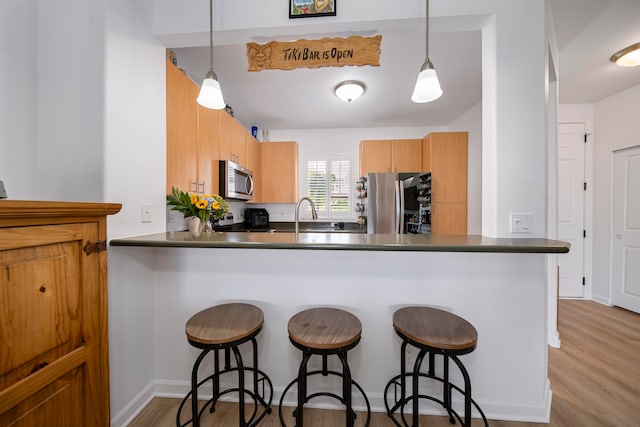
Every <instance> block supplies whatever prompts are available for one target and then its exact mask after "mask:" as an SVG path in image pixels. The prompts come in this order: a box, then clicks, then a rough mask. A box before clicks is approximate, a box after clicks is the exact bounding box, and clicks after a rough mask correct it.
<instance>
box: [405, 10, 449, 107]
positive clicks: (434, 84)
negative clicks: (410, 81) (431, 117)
mask: <svg viewBox="0 0 640 427" xmlns="http://www.w3.org/2000/svg"><path fill="white" fill-rule="evenodd" d="M426 16H427V18H426V31H425V34H426V36H425V60H424V63H423V64H422V67H420V72H419V73H418V79H417V80H416V86H415V87H414V88H413V94H412V95H411V100H412V101H413V102H417V103H423V102H431V101H434V100H436V99H438V98H440V96H442V89H441V88H440V82H439V81H438V75H437V74H436V70H435V68H433V64H432V63H431V61H430V60H429V0H427V13H426Z"/></svg>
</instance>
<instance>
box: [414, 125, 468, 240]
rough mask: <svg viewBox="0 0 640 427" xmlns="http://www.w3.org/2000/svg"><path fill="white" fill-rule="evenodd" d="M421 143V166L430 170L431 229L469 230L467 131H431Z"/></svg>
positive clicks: (448, 230)
mask: <svg viewBox="0 0 640 427" xmlns="http://www.w3.org/2000/svg"><path fill="white" fill-rule="evenodd" d="M422 144H423V146H422V169H423V170H425V171H430V172H431V208H432V211H431V232H432V233H434V234H467V162H468V147H467V144H468V133H467V132H437V133H430V134H429V135H427V136H425V137H424V139H423V141H422Z"/></svg>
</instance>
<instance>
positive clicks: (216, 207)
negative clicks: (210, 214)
mask: <svg viewBox="0 0 640 427" xmlns="http://www.w3.org/2000/svg"><path fill="white" fill-rule="evenodd" d="M211 208H212V209H215V210H218V209H220V203H218V201H217V200H216V201H215V202H213V204H212V205H211Z"/></svg>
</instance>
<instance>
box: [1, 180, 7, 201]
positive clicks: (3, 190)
mask: <svg viewBox="0 0 640 427" xmlns="http://www.w3.org/2000/svg"><path fill="white" fill-rule="evenodd" d="M6 198H7V190H6V188H4V182H2V181H0V199H6Z"/></svg>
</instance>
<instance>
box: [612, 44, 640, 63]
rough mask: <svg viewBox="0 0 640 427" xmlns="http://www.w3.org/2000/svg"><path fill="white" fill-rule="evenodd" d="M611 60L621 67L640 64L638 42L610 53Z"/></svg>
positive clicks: (639, 45)
mask: <svg viewBox="0 0 640 427" xmlns="http://www.w3.org/2000/svg"><path fill="white" fill-rule="evenodd" d="M610 59H611V62H615V63H616V65H619V66H621V67H635V66H638V65H640V43H636V44H632V45H631V46H629V47H625V48H624V49H622V50H619V51H617V52H616V53H614V54H613V55H611V58H610Z"/></svg>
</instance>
